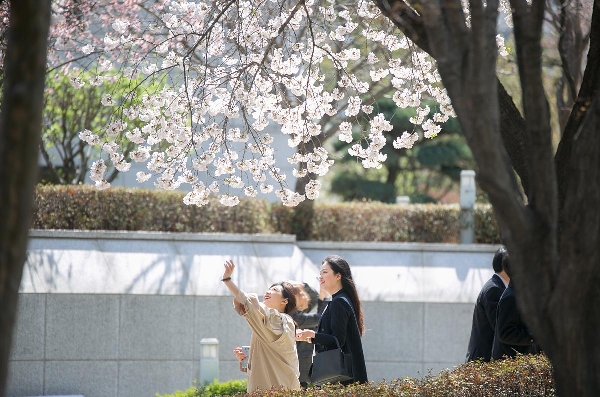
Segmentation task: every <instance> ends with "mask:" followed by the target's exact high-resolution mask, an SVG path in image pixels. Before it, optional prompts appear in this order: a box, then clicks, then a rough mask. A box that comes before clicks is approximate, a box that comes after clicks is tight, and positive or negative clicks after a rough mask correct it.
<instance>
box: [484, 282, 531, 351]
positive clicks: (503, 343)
mask: <svg viewBox="0 0 600 397" xmlns="http://www.w3.org/2000/svg"><path fill="white" fill-rule="evenodd" d="M539 352H540V350H539V348H538V346H537V345H536V343H535V341H534V340H533V336H532V335H531V332H529V329H528V328H527V325H525V323H524V322H523V319H522V318H521V314H520V313H519V309H518V308H517V300H516V297H515V290H514V288H513V283H512V282H511V283H510V284H508V288H507V289H506V290H505V291H504V293H503V294H502V297H501V298H500V302H498V317H497V320H496V333H495V336H494V346H493V348H492V358H493V359H494V360H497V359H499V358H502V357H504V356H507V357H514V356H516V354H517V353H521V354H534V353H539Z"/></svg>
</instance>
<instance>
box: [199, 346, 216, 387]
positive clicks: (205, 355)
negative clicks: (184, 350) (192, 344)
mask: <svg viewBox="0 0 600 397" xmlns="http://www.w3.org/2000/svg"><path fill="white" fill-rule="evenodd" d="M215 380H217V381H218V380H219V340H218V339H217V338H202V339H201V340H200V377H199V379H198V383H199V384H200V385H203V384H204V383H213V381H215Z"/></svg>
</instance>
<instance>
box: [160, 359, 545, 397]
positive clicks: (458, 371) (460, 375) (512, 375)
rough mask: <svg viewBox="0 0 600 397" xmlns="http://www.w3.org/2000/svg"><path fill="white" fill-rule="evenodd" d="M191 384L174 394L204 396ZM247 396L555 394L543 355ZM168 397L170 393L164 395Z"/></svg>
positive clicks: (177, 396) (484, 396) (537, 396)
mask: <svg viewBox="0 0 600 397" xmlns="http://www.w3.org/2000/svg"><path fill="white" fill-rule="evenodd" d="M199 392H200V390H198V389H195V388H191V389H188V391H187V392H186V394H174V395H171V397H204V395H203V394H194V393H199ZM234 395H237V396H246V397H306V396H308V397H329V396H337V397H356V396H369V397H432V396H435V397H498V396H510V397H520V396H527V397H555V396H556V390H555V386H554V378H553V374H552V365H551V364H550V362H549V361H548V359H547V358H546V356H544V355H527V356H517V357H515V358H510V359H505V360H498V361H491V362H489V363H482V362H470V363H466V364H462V365H460V366H458V367H456V368H454V369H452V370H445V371H442V372H440V374H439V375H437V376H432V375H428V376H425V377H424V378H422V379H415V378H404V379H394V380H392V381H390V382H385V381H384V382H380V383H373V382H372V383H368V384H364V385H359V384H356V385H350V386H345V387H344V386H339V385H335V386H332V385H327V386H323V387H322V388H312V387H309V388H308V389H306V390H260V391H255V392H252V393H239V394H234ZM164 397H169V396H164Z"/></svg>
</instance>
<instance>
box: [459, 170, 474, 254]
mask: <svg viewBox="0 0 600 397" xmlns="http://www.w3.org/2000/svg"><path fill="white" fill-rule="evenodd" d="M474 206H475V171H473V170H463V171H461V172H460V243H461V244H473V243H474V242H475V231H474V223H473V208H474Z"/></svg>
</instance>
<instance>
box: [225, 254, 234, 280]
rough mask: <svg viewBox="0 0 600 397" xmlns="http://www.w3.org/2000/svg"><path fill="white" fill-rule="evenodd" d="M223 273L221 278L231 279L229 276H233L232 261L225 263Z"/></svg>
mask: <svg viewBox="0 0 600 397" xmlns="http://www.w3.org/2000/svg"><path fill="white" fill-rule="evenodd" d="M224 266H225V271H224V272H223V278H224V279H225V278H228V277H231V275H232V274H233V269H235V263H233V261H232V260H231V259H230V260H228V261H225V265H224Z"/></svg>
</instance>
